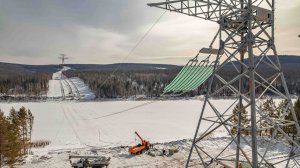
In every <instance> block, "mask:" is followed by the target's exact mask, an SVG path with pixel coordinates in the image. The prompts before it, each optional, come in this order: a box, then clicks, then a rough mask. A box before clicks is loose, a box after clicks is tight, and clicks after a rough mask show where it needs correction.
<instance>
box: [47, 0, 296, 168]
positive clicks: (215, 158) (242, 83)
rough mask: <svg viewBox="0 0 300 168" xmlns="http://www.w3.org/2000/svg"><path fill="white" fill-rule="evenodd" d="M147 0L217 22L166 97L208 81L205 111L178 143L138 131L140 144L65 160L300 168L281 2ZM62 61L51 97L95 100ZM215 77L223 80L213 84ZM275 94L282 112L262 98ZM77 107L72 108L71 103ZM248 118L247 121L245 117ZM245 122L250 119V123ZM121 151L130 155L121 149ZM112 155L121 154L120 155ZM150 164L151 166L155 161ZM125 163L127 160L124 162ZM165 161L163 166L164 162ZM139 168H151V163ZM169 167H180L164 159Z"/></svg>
mask: <svg viewBox="0 0 300 168" xmlns="http://www.w3.org/2000/svg"><path fill="white" fill-rule="evenodd" d="M148 6H149V7H155V8H159V9H163V10H166V11H171V12H176V13H179V14H184V15H188V16H190V17H196V18H199V19H204V20H207V21H210V22H214V23H215V24H217V25H218V26H219V28H218V30H217V32H216V33H215V36H214V37H211V38H212V40H211V43H210V44H207V46H205V47H203V48H201V49H200V50H199V52H198V53H196V54H195V56H194V57H193V58H191V59H190V60H189V61H188V62H187V63H186V64H185V66H183V68H182V69H181V70H180V72H179V73H178V75H177V76H176V77H175V78H174V79H173V80H172V81H171V82H170V83H169V84H168V85H167V86H166V87H165V88H164V91H163V93H162V95H161V96H162V97H164V98H166V99H167V98H169V97H176V96H181V95H183V94H185V93H187V92H190V91H193V90H196V89H197V88H199V87H200V86H203V84H206V85H207V88H206V93H205V95H204V96H203V98H202V99H201V101H203V104H202V108H201V113H200V114H199V118H197V119H196V118H195V120H197V127H196V128H195V132H194V134H193V135H191V138H192V139H191V140H178V141H177V142H176V143H174V144H176V145H173V144H172V143H169V144H168V143H166V144H159V143H156V142H151V141H150V140H149V139H144V138H143V137H144V136H145V137H149V136H148V135H147V134H146V133H144V132H141V131H139V132H137V131H135V132H134V134H135V136H132V139H134V138H137V141H138V142H136V144H134V145H132V144H128V145H127V146H118V147H116V148H110V149H109V150H108V149H102V148H101V149H99V151H100V150H102V151H105V150H107V151H108V152H106V153H101V152H99V151H98V153H97V150H96V147H93V146H90V148H92V149H91V150H89V151H88V152H86V151H84V152H86V153H88V154H86V155H85V154H84V152H82V153H83V155H81V153H77V154H76V152H73V153H72V152H69V153H68V158H65V159H67V160H68V161H69V162H70V166H71V167H73V168H88V167H91V168H102V167H114V165H112V164H111V163H112V162H113V163H115V162H114V159H119V160H121V159H120V158H122V159H123V160H122V161H124V160H125V161H124V162H126V160H128V161H132V158H135V159H137V160H138V159H144V160H148V162H150V161H149V160H151V159H153V160H151V161H156V160H155V159H158V158H161V160H164V159H165V160H167V161H169V160H172V163H180V164H181V165H178V166H177V167H186V168H188V167H201V168H277V167H278V168H279V167H286V168H292V167H300V160H299V159H300V158H299V157H300V126H299V123H298V118H297V114H296V112H295V109H294V106H293V101H292V98H291V95H290V94H289V90H288V87H287V85H286V81H285V76H284V73H283V71H282V68H281V64H280V61H279V59H278V53H277V50H276V46H275V38H274V37H275V31H274V29H275V28H274V27H275V21H274V20H275V19H274V18H275V16H274V15H275V1H274V0H165V1H162V2H156V3H149V4H148ZM164 13H165V12H164ZM164 13H163V14H162V15H161V16H160V18H161V17H162V16H163V15H164ZM160 18H159V19H160ZM270 55H274V56H275V57H276V59H275V60H274V59H270V57H269V56H270ZM203 58H204V59H203ZM60 59H61V60H62V64H61V67H60V68H61V70H60V71H58V72H56V73H54V74H53V77H52V80H51V81H50V82H49V88H50V89H49V92H48V93H47V96H48V97H50V98H52V99H55V100H56V99H58V100H61V101H63V100H93V99H95V97H96V96H95V94H94V93H93V92H92V91H91V90H90V89H89V88H88V87H87V86H86V85H85V84H84V82H83V81H82V80H81V79H80V78H67V77H66V75H65V74H64V73H65V72H66V71H68V70H69V68H68V67H67V66H65V65H64V62H65V60H66V59H67V57H66V55H62V56H61V57H60ZM246 60H247V61H246ZM225 65H230V66H232V67H233V68H234V69H235V70H236V72H235V74H234V76H233V77H232V78H226V79H225V78H223V77H221V76H220V75H219V74H218V73H219V72H220V71H222V68H224V66H225ZM260 66H267V67H269V69H270V72H269V74H268V75H261V74H260V72H259V71H258V69H259V67H260ZM117 69H118V68H117ZM117 69H116V70H117ZM216 82H218V83H221V85H218V86H217V87H216V89H215V90H212V86H213V85H214V83H216ZM279 84H280V85H282V88H283V89H282V90H278V89H277V88H276V87H275V85H279ZM223 92H230V93H232V95H234V98H232V99H233V100H232V101H226V103H228V104H226V103H224V102H223V103H224V105H222V106H220V105H219V104H220V102H217V101H216V100H215V99H214V98H215V97H221V96H222V93H223ZM269 95H275V96H276V97H277V98H278V99H280V100H285V105H286V106H285V108H283V109H282V111H281V112H280V115H279V114H278V115H275V111H276V112H277V111H278V109H279V107H278V106H277V107H278V109H277V108H275V109H272V110H273V111H271V112H270V111H269V110H266V109H265V108H262V107H263V106H262V103H263V102H264V101H265V100H266V98H268V97H269ZM154 102H155V101H149V102H146V103H144V104H141V105H140V104H139V105H137V106H134V107H130V108H128V109H125V110H123V111H119V112H116V113H114V114H107V115H106V116H108V115H111V116H112V115H115V114H120V113H123V112H124V111H130V110H132V109H136V107H142V106H145V105H149V104H151V103H154ZM278 104H279V103H278ZM71 108H72V107H71V106H70V108H69V109H71ZM232 110H234V112H232ZM63 111H64V115H65V117H66V118H68V117H69V118H71V117H74V116H72V114H71V115H70V114H67V113H68V112H65V110H64V109H63ZM246 111H248V112H246ZM67 115H70V116H71V117H70V116H67ZM106 116H104V117H106ZM84 117H86V116H83V117H82V118H81V120H82V123H84V122H90V120H93V118H92V119H90V120H89V119H86V118H84ZM100 117H103V116H100ZM100 117H98V118H100ZM74 118H76V116H75V117H74ZM245 118H247V119H248V120H247V121H245ZM94 119H95V118H94ZM166 119H168V118H166ZM129 120H134V122H143V120H141V118H139V117H131V118H130V119H129ZM140 120H141V121H140ZM103 122H105V121H103ZM243 122H248V124H247V125H244V124H243ZM69 123H70V122H69ZM176 124H177V123H174V125H176ZM74 125H76V123H75V124H74ZM91 125H92V124H91ZM153 125H154V124H153ZM92 126H93V127H92V128H93V129H95V128H96V125H92ZM149 127H152V126H151V125H149ZM180 127H185V125H180ZM287 128H292V129H293V130H292V131H291V129H287ZM72 129H73V130H72V131H74V134H76V137H77V138H78V137H79V138H78V139H80V138H82V139H84V138H85V137H84V136H82V137H81V135H79V136H78V135H77V132H76V130H75V129H74V128H73V127H72ZM119 129H122V128H119ZM136 130H138V128H136ZM96 131H97V130H96ZM98 131H99V142H100V135H101V133H100V130H98ZM266 132H267V133H268V134H267V133H266ZM105 133H106V132H105ZM105 133H104V134H105ZM263 133H265V135H264V134H263ZM153 134H155V133H153ZM120 141H121V140H120ZM80 143H81V142H80ZM131 145H132V146H131ZM123 149H124V150H126V153H122V152H124V150H123ZM93 150H95V151H94V153H93ZM110 150H111V151H113V152H111V151H110ZM121 150H123V151H121ZM89 152H90V153H89ZM114 152H115V153H114ZM111 153H113V154H114V156H118V157H115V158H114V157H113V156H112V154H111ZM57 155H59V154H57ZM149 158H150V159H149ZM168 159H169V160H168ZM119 160H118V161H119ZM120 162H121V161H120ZM141 162H143V161H141ZM145 162H146V161H145ZM148 162H146V164H149V165H151V163H148ZM124 164H125V163H124ZM153 164H154V163H152V165H153ZM121 165H122V163H120V165H118V166H121ZM118 166H117V167H118ZM160 166H162V167H164V165H160ZM121 167H122V166H121ZM124 167H131V166H130V165H126V166H124ZM133 167H134V166H133ZM140 167H147V165H142V166H140ZM158 167H159V166H158ZM165 167H176V166H174V165H167V163H166V165H165Z"/></svg>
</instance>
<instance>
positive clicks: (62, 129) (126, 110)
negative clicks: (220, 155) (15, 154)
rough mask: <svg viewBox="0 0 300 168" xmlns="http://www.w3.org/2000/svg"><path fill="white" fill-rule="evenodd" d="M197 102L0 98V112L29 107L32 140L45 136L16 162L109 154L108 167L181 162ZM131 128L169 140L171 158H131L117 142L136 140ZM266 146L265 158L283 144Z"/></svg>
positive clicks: (163, 142) (218, 138)
mask: <svg viewBox="0 0 300 168" xmlns="http://www.w3.org/2000/svg"><path fill="white" fill-rule="evenodd" d="M233 101H234V100H231V99H227V100H226V99H219V100H212V102H213V103H214V105H215V106H216V108H218V109H227V108H228V107H229V106H230V104H231V103H232V102H233ZM202 104H203V100H170V101H105V102H76V101H63V102H32V103H0V108H1V110H3V111H5V112H6V114H8V112H9V110H10V108H11V107H14V108H20V107H21V106H25V107H26V108H29V109H30V110H31V111H32V112H33V115H34V117H35V120H34V128H33V140H50V141H51V144H50V145H49V146H46V147H45V148H41V149H33V153H34V155H31V156H29V157H28V158H27V159H26V160H27V162H26V164H25V165H23V166H21V167H68V166H69V162H68V156H69V155H70V154H81V155H95V154H97V155H104V156H109V157H112V160H111V166H110V167H183V166H184V163H185V161H186V157H187V156H188V151H189V148H190V144H191V142H190V139H191V138H192V136H193V135H194V131H195V128H196V124H197V121H198V118H199V115H200V111H201V108H202ZM230 111H232V110H231V109H230ZM212 113H213V112H212V109H209V108H207V111H206V113H205V116H213V114H212ZM208 126H209V125H208V123H205V122H204V123H202V126H201V128H200V132H202V131H204V130H205V129H206V128H207V127H208ZM134 131H138V132H139V133H140V134H141V136H142V137H143V138H145V139H147V140H149V141H150V142H151V143H159V144H157V145H156V147H158V148H165V147H173V146H174V145H175V146H177V147H180V151H179V153H177V154H175V155H174V156H172V157H156V158H152V157H151V156H148V155H146V154H144V155H141V156H137V157H132V156H130V155H129V154H128V152H127V150H128V148H127V147H125V148H122V146H131V145H134V144H137V143H139V140H138V139H137V138H136V137H135V135H134ZM228 137H229V136H228V134H226V132H225V130H222V129H220V130H218V132H217V133H216V134H213V136H212V137H209V138H208V139H206V140H204V141H202V145H203V146H205V147H209V149H210V150H211V153H213V152H214V150H215V149H222V148H224V147H225V145H227V144H228V143H229V142H230V140H229V138H228ZM184 139H188V140H184ZM172 141H174V142H172ZM265 146H266V144H265V143H264V140H261V141H259V150H261V149H260V148H263V147H265ZM271 146H272V148H271V149H272V150H271V152H270V154H269V155H268V156H269V157H272V156H274V157H275V156H276V157H277V156H278V155H282V154H286V153H287V151H288V147H286V146H285V145H284V144H283V143H280V142H279V143H278V142H274V144H272V145H271ZM242 148H243V149H244V150H245V151H246V152H247V151H249V146H248V145H245V144H244V145H242ZM95 151H96V153H95ZM234 151H235V146H234V145H232V146H230V147H229V148H228V150H227V151H226V152H225V153H226V154H228V155H229V154H233V153H234ZM261 152H262V151H261ZM249 155H250V156H251V154H249ZM195 156H196V155H195ZM196 163H199V162H198V161H195V164H196Z"/></svg>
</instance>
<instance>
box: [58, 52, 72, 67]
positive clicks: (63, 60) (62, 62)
mask: <svg viewBox="0 0 300 168" xmlns="http://www.w3.org/2000/svg"><path fill="white" fill-rule="evenodd" d="M58 59H60V60H61V66H62V67H63V66H64V64H65V60H66V59H69V57H67V56H66V54H60V57H58Z"/></svg>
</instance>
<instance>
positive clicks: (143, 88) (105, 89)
mask: <svg viewBox="0 0 300 168" xmlns="http://www.w3.org/2000/svg"><path fill="white" fill-rule="evenodd" d="M179 71H180V68H177V69H171V70H169V69H167V70H130V71H129V70H127V71H126V70H123V71H115V72H114V71H108V70H107V71H104V70H103V71H99V70H95V71H91V70H88V71H82V70H72V71H67V72H64V73H65V74H66V76H68V77H79V78H81V79H83V80H84V82H85V83H86V84H87V85H88V86H89V87H90V88H91V90H92V91H93V92H94V93H95V95H96V96H97V98H99V99H101V98H131V97H139V96H144V97H149V98H151V97H160V96H161V94H162V92H163V90H164V88H165V86H167V85H168V84H169V83H170V82H171V81H172V79H174V77H175V76H176V75H177V74H178V72H179ZM261 71H262V75H263V76H268V75H269V74H271V72H269V71H268V70H261ZM284 72H285V77H286V82H287V86H288V88H289V91H290V93H291V94H294V95H300V73H299V69H295V68H294V69H286V70H285V71H284ZM219 75H220V76H221V77H222V78H224V79H225V80H230V79H232V78H233V77H234V75H237V74H236V71H235V70H234V69H233V68H232V67H231V68H229V67H227V68H224V69H222V71H220V72H219ZM51 76H52V74H50V73H49V74H48V73H32V74H18V75H0V100H9V99H14V100H24V99H29V100H30V99H31V100H32V99H37V100H40V99H44V98H45V97H43V96H45V95H46V92H47V91H48V88H49V80H50V79H51ZM222 85H223V84H222V83H221V82H220V81H218V80H215V81H214V82H213V85H212V91H214V90H216V89H218V88H220V87H221V86H222ZM233 85H234V86H236V88H238V82H235V83H233ZM243 87H244V88H248V87H249V86H248V82H244V86H243ZM275 87H276V88H277V89H278V90H279V91H284V88H283V86H282V84H281V82H280V81H279V82H276V83H275ZM206 88H207V82H206V83H204V84H203V85H201V86H200V87H199V88H198V89H197V90H195V91H191V92H188V93H186V94H183V95H182V96H195V95H200V94H204V93H206ZM262 89H263V88H257V92H261V90H262ZM266 94H269V95H270V96H272V93H269V92H267V93H266ZM217 96H233V93H232V92H231V91H230V90H229V89H224V90H222V91H221V92H220V93H219V94H218V95H217Z"/></svg>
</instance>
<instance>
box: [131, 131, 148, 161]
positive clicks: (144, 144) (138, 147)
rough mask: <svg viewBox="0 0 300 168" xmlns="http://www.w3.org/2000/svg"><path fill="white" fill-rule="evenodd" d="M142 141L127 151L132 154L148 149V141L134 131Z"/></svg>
mask: <svg viewBox="0 0 300 168" xmlns="http://www.w3.org/2000/svg"><path fill="white" fill-rule="evenodd" d="M134 133H135V134H136V135H137V136H138V137H139V138H140V140H141V141H142V144H138V145H136V146H133V147H131V148H129V149H128V152H129V153H130V154H132V155H139V154H142V153H143V151H144V150H149V149H150V142H149V141H146V140H144V139H143V138H142V137H141V136H140V135H139V134H138V133H137V132H136V131H135V132H134Z"/></svg>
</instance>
